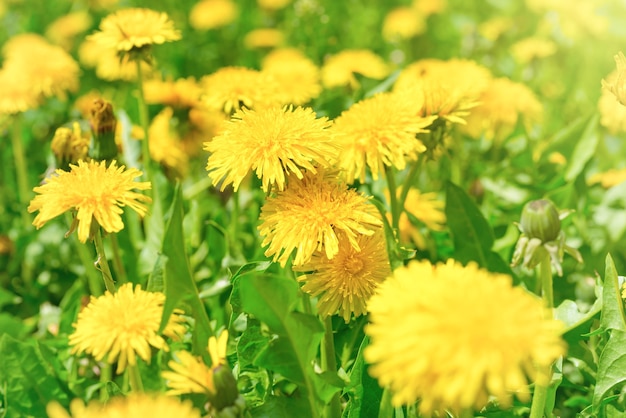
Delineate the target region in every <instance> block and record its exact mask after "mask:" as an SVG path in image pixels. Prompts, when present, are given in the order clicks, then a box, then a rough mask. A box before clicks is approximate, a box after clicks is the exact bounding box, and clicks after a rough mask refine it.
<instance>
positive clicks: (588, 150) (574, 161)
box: [565, 113, 600, 182]
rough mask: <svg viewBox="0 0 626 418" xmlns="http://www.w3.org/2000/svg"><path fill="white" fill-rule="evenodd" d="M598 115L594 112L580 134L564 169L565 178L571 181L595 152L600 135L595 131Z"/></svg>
mask: <svg viewBox="0 0 626 418" xmlns="http://www.w3.org/2000/svg"><path fill="white" fill-rule="evenodd" d="M598 118H599V115H598V114H597V113H596V114H595V115H594V116H593V117H592V118H591V120H590V121H589V123H588V124H587V126H586V127H585V130H584V132H583V134H582V137H581V138H580V140H579V141H578V142H577V143H576V147H575V148H574V152H573V154H572V157H571V158H570V160H569V164H568V166H567V169H566V171H565V180H566V181H567V182H571V181H572V180H574V179H575V178H576V177H578V175H579V174H580V173H581V172H582V171H583V169H584V168H585V165H586V164H587V163H588V162H589V160H591V157H593V155H594V154H595V152H596V148H597V146H598V141H599V139H600V135H599V134H598V131H597V126H598Z"/></svg>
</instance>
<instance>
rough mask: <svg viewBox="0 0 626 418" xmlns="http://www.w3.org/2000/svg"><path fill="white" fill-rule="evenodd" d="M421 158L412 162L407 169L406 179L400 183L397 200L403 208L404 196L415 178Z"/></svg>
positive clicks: (420, 164)
mask: <svg viewBox="0 0 626 418" xmlns="http://www.w3.org/2000/svg"><path fill="white" fill-rule="evenodd" d="M422 160H423V158H419V157H418V159H417V160H416V161H415V163H413V165H412V166H411V169H410V170H409V174H407V176H406V179H405V180H404V184H403V185H402V191H401V192H400V199H399V201H398V205H399V206H400V207H401V208H403V207H404V202H406V197H407V195H408V194H409V190H411V184H412V183H413V180H414V179H415V176H416V175H417V173H418V172H419V169H420V167H421V166H422Z"/></svg>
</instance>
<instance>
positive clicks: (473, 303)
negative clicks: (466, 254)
mask: <svg viewBox="0 0 626 418" xmlns="http://www.w3.org/2000/svg"><path fill="white" fill-rule="evenodd" d="M368 309H369V312H370V320H371V324H370V325H368V326H366V328H365V332H366V334H367V335H369V337H370V339H371V340H370V346H369V347H368V348H366V351H365V359H366V360H367V361H368V362H369V363H371V364H372V366H370V368H369V372H370V374H371V375H372V376H374V377H375V378H376V379H378V382H379V383H380V385H382V386H388V387H390V389H391V391H392V393H393V398H392V402H393V404H394V405H405V404H410V403H413V402H415V401H416V400H417V399H420V403H419V411H420V412H421V413H422V414H424V415H431V414H433V413H434V412H435V411H443V410H444V409H447V410H452V411H453V412H456V413H458V412H460V411H462V410H467V409H470V408H474V409H477V410H478V409H481V408H482V407H484V406H485V404H486V403H487V401H488V399H489V397H490V396H494V397H496V398H497V399H498V402H499V403H500V405H501V406H502V407H504V408H506V407H508V406H510V404H511V401H512V396H513V395H512V394H513V393H515V394H516V396H517V397H518V398H519V399H521V400H522V401H528V397H529V393H528V389H527V385H528V380H529V379H530V380H534V381H536V382H538V383H541V384H547V383H548V382H549V378H550V377H549V376H545V373H541V372H539V370H545V369H547V368H548V367H549V366H550V365H551V364H552V362H553V361H555V360H556V359H557V358H558V357H559V356H561V355H563V354H564V353H565V344H564V342H563V341H562V340H561V338H560V331H561V328H562V325H563V324H562V323H560V322H559V321H556V320H553V319H551V314H550V313H549V312H547V309H545V308H544V306H543V304H542V302H541V300H540V299H538V298H536V297H535V296H534V295H531V294H529V293H528V292H527V291H525V290H524V289H522V288H520V287H513V286H512V283H511V277H509V276H506V275H502V274H495V273H490V272H488V271H486V270H482V269H479V268H478V266H477V265H476V264H474V263H470V264H468V265H467V266H465V267H464V266H462V265H461V264H460V263H458V262H455V261H454V260H449V261H448V262H447V263H446V264H438V265H436V266H433V265H432V264H430V262H428V261H412V262H410V263H409V264H408V265H407V266H406V267H400V268H398V269H396V270H395V271H394V273H393V276H392V277H390V278H388V279H387V280H386V281H385V282H384V283H382V284H381V285H380V287H379V289H378V292H377V293H376V294H375V295H374V296H372V298H371V299H370V301H369V303H368ZM390 341H393V344H390Z"/></svg>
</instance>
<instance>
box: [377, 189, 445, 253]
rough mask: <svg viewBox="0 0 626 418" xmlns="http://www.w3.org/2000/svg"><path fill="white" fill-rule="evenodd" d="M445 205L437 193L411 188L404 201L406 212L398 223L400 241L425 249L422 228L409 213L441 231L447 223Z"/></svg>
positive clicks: (430, 227) (434, 229) (433, 228)
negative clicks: (413, 220) (415, 223)
mask: <svg viewBox="0 0 626 418" xmlns="http://www.w3.org/2000/svg"><path fill="white" fill-rule="evenodd" d="M387 195H388V193H387ZM444 207H445V204H444V202H443V201H441V200H438V199H437V193H421V192H420V191H419V190H416V189H411V190H409V192H408V193H407V195H406V200H405V202H404V209H405V211H406V212H402V214H401V215H400V219H399V223H398V226H399V229H400V241H402V242H414V243H415V245H416V246H417V248H420V249H425V248H426V242H425V241H424V236H423V235H422V233H421V232H420V228H419V227H418V226H416V225H414V224H413V223H412V222H411V220H410V219H409V216H408V215H407V213H410V214H411V215H413V216H414V217H415V218H416V219H417V220H418V221H420V222H422V223H424V225H425V226H426V228H428V229H430V230H433V231H441V230H442V229H443V227H444V225H445V223H446V215H445V213H444ZM389 215H390V214H389Z"/></svg>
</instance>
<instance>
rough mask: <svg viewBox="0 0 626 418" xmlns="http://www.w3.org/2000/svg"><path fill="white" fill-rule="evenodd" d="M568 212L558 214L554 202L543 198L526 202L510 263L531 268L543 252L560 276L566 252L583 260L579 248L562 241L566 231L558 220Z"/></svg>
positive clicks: (539, 260)
mask: <svg viewBox="0 0 626 418" xmlns="http://www.w3.org/2000/svg"><path fill="white" fill-rule="evenodd" d="M570 213H571V212H570V211H563V212H560V213H559V211H558V210H557V209H556V206H554V203H552V202H550V201H549V200H546V199H540V200H532V201H530V202H528V203H526V205H524V209H523V210H522V219H521V221H520V224H519V228H520V231H521V232H522V235H521V236H520V238H519V240H518V241H517V245H516V246H515V252H514V253H513V261H512V263H511V264H512V265H517V264H519V263H522V265H524V266H525V267H528V268H533V267H535V266H537V265H538V264H539V263H540V262H541V260H542V258H543V255H544V254H548V255H549V256H550V262H551V263H552V265H553V266H554V268H555V269H556V271H557V273H558V275H559V276H562V275H563V269H562V267H561V263H562V262H563V254H564V253H565V252H566V253H568V254H569V255H571V256H572V257H574V258H575V259H576V260H577V261H578V262H579V263H582V257H581V255H580V253H579V252H578V250H576V249H575V248H572V247H570V246H569V245H567V244H565V232H563V230H562V229H561V220H562V219H563V218H565V217H566V216H567V215H569V214H570Z"/></svg>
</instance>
